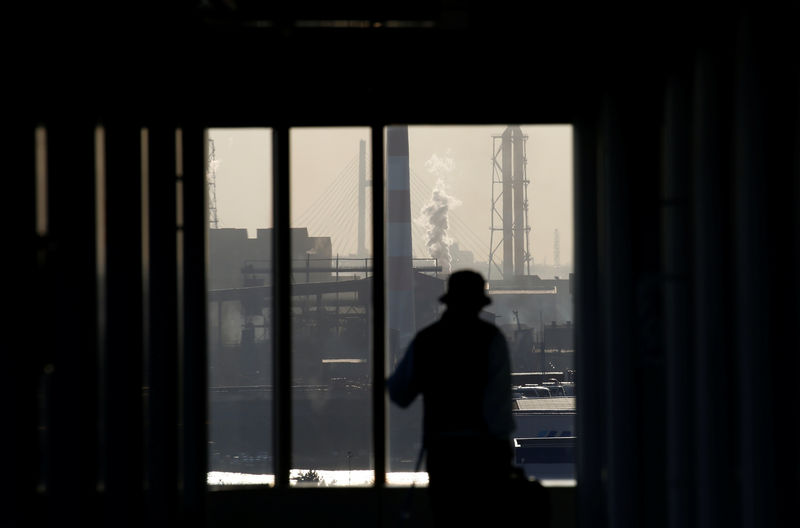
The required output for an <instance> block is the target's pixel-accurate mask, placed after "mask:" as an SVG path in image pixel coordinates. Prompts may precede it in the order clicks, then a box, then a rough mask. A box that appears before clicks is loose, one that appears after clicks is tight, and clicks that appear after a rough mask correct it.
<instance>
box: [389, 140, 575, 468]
mask: <svg viewBox="0 0 800 528" xmlns="http://www.w3.org/2000/svg"><path fill="white" fill-rule="evenodd" d="M387 137H388V139H387V165H386V166H387V173H388V175H387V185H386V190H387V201H386V203H387V213H386V215H387V225H386V226H385V227H386V244H387V284H386V287H387V326H388V328H387V335H388V336H389V350H388V360H387V365H388V369H389V371H390V372H392V371H393V370H394V368H395V367H396V366H397V364H398V362H399V361H400V360H401V358H402V356H403V355H404V353H405V351H406V347H407V345H408V343H409V341H410V340H411V338H413V335H414V334H415V333H416V332H417V331H419V330H421V329H422V328H424V327H426V326H428V325H430V324H431V323H433V322H434V321H436V320H438V318H439V317H440V316H441V314H442V312H443V310H444V305H443V304H442V303H441V302H440V301H439V296H440V295H441V294H442V293H443V292H444V291H445V289H446V283H447V279H448V277H449V275H450V274H451V273H452V272H454V271H458V270H462V269H471V270H474V271H477V272H479V273H481V274H482V275H483V277H484V278H485V279H487V280H488V291H487V293H488V295H489V297H490V299H491V300H492V303H491V304H490V305H488V306H487V307H486V308H485V309H484V310H483V312H482V317H484V318H485V319H488V320H490V321H493V322H494V323H495V324H496V325H497V326H498V327H499V328H500V330H501V331H502V332H503V334H504V336H505V337H506V339H507V341H508V344H509V349H510V356H511V358H510V359H511V370H512V376H511V377H512V381H511V383H512V388H513V392H512V394H513V398H514V399H513V406H512V407H513V417H514V420H515V423H516V430H515V432H514V434H513V438H514V440H515V444H516V446H517V447H516V449H515V450H516V457H517V462H518V464H519V465H521V466H523V467H524V469H525V470H526V471H527V472H528V474H529V475H531V476H536V477H537V478H540V479H548V478H554V479H573V478H574V476H575V474H574V458H573V454H574V442H575V438H574V437H575V399H574V393H573V382H574V374H575V372H574V346H573V329H572V321H573V306H572V294H571V287H570V281H571V275H572V251H573V249H572V247H573V235H572V233H573V226H572V222H573V215H572V127H571V126H569V125H541V126H505V125H499V126H409V127H393V128H391V129H390V130H389V133H388V134H387ZM393 141H395V142H396V144H395V145H394V146H393V144H392V142H393ZM404 142H406V143H407V147H405V146H404ZM404 157H405V159H403V158H404ZM404 171H405V173H404ZM409 239H410V241H409ZM411 307H413V308H411ZM455 352H456V353H455V354H454V361H457V360H458V359H457V358H458V353H457V351H455ZM441 383H442V384H445V385H452V387H453V388H452V395H453V400H452V405H453V406H457V405H459V404H460V402H461V401H462V399H461V398H459V380H458V379H446V377H445V379H442V380H441ZM421 423H422V409H421V402H420V401H419V400H417V401H415V402H414V403H413V404H412V405H411V407H409V408H407V409H401V408H399V407H398V406H396V405H390V407H389V441H390V448H389V463H390V469H389V471H390V473H391V472H399V473H407V472H410V471H413V469H414V467H415V464H416V462H417V458H418V453H419V449H420V445H421V438H422V428H421ZM465 463H468V462H466V461H465Z"/></svg>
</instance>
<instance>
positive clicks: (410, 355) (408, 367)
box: [386, 341, 419, 407]
mask: <svg viewBox="0 0 800 528" xmlns="http://www.w3.org/2000/svg"><path fill="white" fill-rule="evenodd" d="M386 386H387V388H388V389H389V398H391V400H392V401H393V402H394V403H396V404H397V405H399V406H400V407H408V406H409V405H411V402H413V401H414V398H416V397H417V394H419V383H418V380H417V377H416V375H415V373H414V342H413V341H412V342H411V344H410V345H409V346H408V350H406V354H405V356H403V359H402V360H400V363H399V364H398V365H397V368H396V369H395V371H394V373H393V374H392V375H391V376H390V377H389V379H388V380H387V382H386Z"/></svg>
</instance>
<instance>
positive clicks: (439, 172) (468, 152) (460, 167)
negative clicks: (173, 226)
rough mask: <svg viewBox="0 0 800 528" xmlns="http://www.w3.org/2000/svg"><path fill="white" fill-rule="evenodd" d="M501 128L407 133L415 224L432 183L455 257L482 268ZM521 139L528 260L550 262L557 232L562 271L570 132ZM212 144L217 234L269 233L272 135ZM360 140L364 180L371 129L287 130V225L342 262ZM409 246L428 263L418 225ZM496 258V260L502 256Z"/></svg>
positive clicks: (530, 129)
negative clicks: (329, 248) (463, 252)
mask: <svg viewBox="0 0 800 528" xmlns="http://www.w3.org/2000/svg"><path fill="white" fill-rule="evenodd" d="M504 129H505V126H504V125H499V126H472V127H464V126H458V127H446V126H427V127H422V126H412V127H409V151H410V152H409V164H410V172H411V198H412V211H411V214H412V217H420V216H421V209H422V208H423V207H424V206H425V205H426V203H427V202H428V201H429V200H430V199H431V196H432V192H433V189H434V188H436V187H437V183H438V185H439V187H438V189H439V190H440V191H441V193H440V197H441V196H442V195H446V196H447V197H449V199H450V201H449V207H448V211H447V212H448V215H449V230H448V233H447V235H448V236H449V238H450V239H451V240H452V241H453V242H455V243H457V244H458V245H459V247H460V248H461V249H468V250H471V251H472V252H473V254H474V257H475V260H477V261H487V260H488V255H489V247H490V229H489V227H490V225H491V221H492V220H491V211H492V191H493V187H494V193H495V198H497V197H498V196H499V192H500V190H501V189H500V185H499V184H493V183H492V149H493V145H494V143H493V139H492V136H494V135H499V134H501V133H502V132H503V130H504ZM522 131H523V133H525V134H526V135H527V136H528V139H527V142H526V153H527V161H528V163H527V168H526V170H527V177H528V180H529V181H530V183H529V185H528V201H529V204H530V208H529V213H528V223H529V225H530V226H531V234H530V244H531V253H532V255H533V260H534V262H536V263H542V262H547V263H548V264H552V263H553V259H554V255H553V238H554V231H555V230H556V229H558V230H559V235H560V236H559V238H560V260H561V264H562V265H564V266H569V265H570V264H571V263H572V251H573V244H572V233H573V225H572V224H573V214H572V127H571V126H569V125H537V126H523V127H522ZM209 137H210V138H211V139H213V144H214V149H215V153H214V159H215V164H214V171H213V175H214V182H215V185H214V188H215V190H216V208H217V217H218V221H219V227H239V228H247V229H248V230H249V231H250V234H251V236H254V235H255V229H256V228H259V227H269V226H270V225H271V219H270V215H271V207H270V202H271V190H270V181H271V172H272V171H271V164H270V159H271V148H270V133H269V130H266V129H212V130H211V131H210V132H209ZM361 139H364V140H366V141H367V144H366V148H367V167H368V172H367V178H368V179H369V178H370V175H369V166H370V165H369V163H370V162H369V153H370V145H369V139H370V131H369V129H368V128H303V129H293V130H292V132H291V137H290V141H291V159H290V165H291V212H292V224H293V225H294V226H297V227H308V228H309V234H310V235H312V236H331V237H333V240H332V243H333V247H334V253H339V254H340V255H343V256H344V255H347V254H348V253H354V252H355V250H356V240H357V236H356V233H357V227H356V226H357V222H356V218H357V209H358V207H357V203H358V202H357V175H358V172H357V162H358V150H359V140H361ZM498 146H499V143H498ZM368 191H369V189H368ZM368 196H369V192H368ZM369 203H370V202H369V200H368V201H367V211H369ZM500 203H501V202H498V206H497V207H498V209H500ZM367 221H368V222H369V214H367ZM495 227H500V220H499V217H495ZM413 237H414V242H413V246H414V251H415V256H419V257H423V256H424V257H427V256H429V255H427V254H421V253H425V252H427V250H426V247H425V240H424V239H425V237H426V234H425V231H424V228H423V227H422V226H421V225H418V224H415V225H414V230H413ZM499 241H500V233H498V232H496V233H495V237H494V245H495V246H496V245H497V244H498V242H499ZM367 247H370V244H369V233H368V234H367ZM497 256H500V257H501V256H502V251H499V253H498V254H497ZM497 256H496V258H497Z"/></svg>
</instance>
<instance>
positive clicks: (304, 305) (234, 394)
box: [208, 126, 574, 471]
mask: <svg viewBox="0 0 800 528" xmlns="http://www.w3.org/2000/svg"><path fill="white" fill-rule="evenodd" d="M387 134H388V138H387V167H386V169H387V182H386V192H387V202H386V203H387V217H386V218H387V220H386V241H387V248H386V276H387V280H386V287H387V292H386V302H387V311H386V315H387V326H388V328H387V339H388V340H389V346H388V353H389V357H388V358H387V366H388V368H389V369H392V368H393V366H394V365H395V364H396V362H397V361H399V359H400V358H401V357H402V354H403V352H404V350H405V347H406V346H407V344H408V343H409V342H410V340H411V339H412V338H413V336H414V334H415V333H416V331H417V330H419V329H422V328H423V327H425V326H427V325H428V324H430V323H432V322H434V321H435V320H437V319H438V317H439V316H440V314H441V311H442V309H443V305H441V303H440V302H439V301H438V299H439V297H440V296H441V295H442V294H443V293H444V291H445V288H446V282H447V277H448V274H447V273H446V272H445V271H443V270H442V266H441V265H440V262H438V261H437V259H435V258H415V257H414V256H413V255H412V243H411V236H412V233H411V221H412V216H411V206H410V190H409V189H410V186H409V150H408V130H407V127H402V126H397V127H390V128H389V129H388V131H387ZM525 139H526V137H525V136H524V135H523V134H522V131H521V129H520V127H518V126H510V127H507V128H506V130H505V132H503V134H502V135H500V136H497V137H494V138H493V141H494V144H495V147H496V148H495V149H494V152H495V159H494V160H493V167H494V168H493V174H492V212H491V215H492V223H491V225H492V227H491V229H492V231H491V233H492V239H491V245H492V247H490V249H489V266H490V267H489V276H488V286H489V289H488V291H487V293H488V295H489V296H490V297H491V298H492V304H491V305H489V306H487V307H486V311H485V312H484V313H483V316H484V317H486V318H487V319H489V320H491V321H493V322H494V323H495V324H497V325H498V326H499V327H500V328H501V330H502V331H503V332H504V334H505V335H506V337H507V339H508V341H509V345H510V349H511V356H512V371H513V372H514V376H515V379H517V380H519V382H520V383H539V384H540V383H542V382H544V381H545V380H546V379H550V380H552V379H556V380H557V381H559V382H565V383H569V382H571V381H573V377H574V346H573V342H572V334H573V332H572V293H571V291H572V277H571V276H569V277H564V278H560V277H553V278H552V279H550V278H548V279H542V278H540V277H538V276H536V275H531V274H530V262H531V254H530V250H529V247H530V246H529V244H530V236H531V231H532V229H531V226H530V225H529V224H528V221H527V211H528V198H527V186H528V180H527V177H526V176H525V162H526V159H525V150H524V149H525ZM364 158H365V156H364V145H363V142H362V145H361V149H360V156H359V162H360V165H361V166H360V167H359V180H360V181H359V189H360V194H361V192H363V189H364V188H365V187H366V186H367V185H368V182H367V181H366V178H365V173H366V169H365V166H364V165H365V159H364ZM209 183H210V184H212V183H213V179H212V178H210V179H209ZM212 204H213V202H212ZM359 207H360V208H363V207H364V200H363V199H362V198H361V197H360V198H359ZM363 219H364V214H363V210H362V211H360V212H359V230H358V248H359V253H358V255H357V256H354V257H349V258H342V257H339V256H338V255H334V254H333V250H332V247H333V243H332V242H333V241H332V240H331V237H330V236H324V235H323V236H317V235H316V234H312V233H309V231H308V229H307V228H306V227H295V228H293V229H292V230H291V248H292V255H291V262H292V268H291V271H292V277H291V278H292V281H291V284H292V286H291V291H292V306H291V309H292V378H293V386H294V389H293V395H294V400H293V406H294V412H295V414H296V416H297V418H296V419H295V434H294V442H295V443H296V446H295V448H294V452H295V456H296V457H297V458H298V460H297V464H299V467H318V468H319V467H323V466H326V465H327V466H331V465H333V466H335V465H337V464H339V466H340V467H341V465H342V464H343V463H344V462H343V461H344V455H343V453H348V454H347V457H346V458H347V464H348V466H351V467H352V464H356V465H361V466H365V467H366V466H368V461H369V445H370V444H369V442H370V434H371V433H370V424H369V419H368V418H369V416H370V411H369V408H370V407H369V406H370V405H371V399H370V398H371V396H370V395H371V392H370V390H369V386H370V375H371V372H372V370H371V365H370V342H371V336H370V331H371V330H370V329H371V324H370V309H371V308H370V307H371V302H372V280H371V276H372V260H371V258H370V257H369V256H368V255H366V251H365V250H364V240H363V237H364V235H363V233H364V225H363V223H364V220H363ZM211 221H212V222H215V221H216V216H215V215H212V217H211ZM208 235H209V241H208V247H209V259H208V266H209V267H208V288H209V293H208V303H209V307H208V317H209V321H208V343H209V387H210V399H209V409H210V424H211V430H210V440H211V445H210V455H211V456H210V460H211V464H212V469H218V470H236V469H243V468H237V467H235V466H232V464H233V460H238V458H237V455H235V454H236V453H247V452H252V451H253V449H252V446H253V445H259V446H262V447H261V449H262V450H263V449H265V447H263V446H269V444H270V442H271V435H270V432H269V430H268V424H269V423H270V419H271V418H270V414H271V406H269V405H264V401H265V400H268V399H269V398H271V383H272V348H271V342H270V336H271V329H270V320H271V317H270V310H271V293H270V290H271V281H270V272H271V269H270V266H271V260H272V259H271V248H272V229H258V230H257V232H256V236H255V237H254V238H250V237H249V236H248V233H247V230H246V229H238V228H219V227H215V225H214V224H213V223H212V225H211V229H209V233H208ZM500 254H502V259H500V258H499V255H500ZM493 270H494V271H493ZM442 383H451V384H454V385H455V384H457V383H458V380H442ZM572 401H573V403H572V408H571V409H572V410H571V411H569V410H566V411H564V410H563V409H562V411H564V412H560V413H559V414H560V415H561V418H560V420H561V422H563V423H566V424H569V423H572V421H574V400H572ZM518 410H519V413H518V414H519V416H520V417H521V416H523V415H525V416H527V417H528V418H531V417H533V415H534V414H536V413H533V412H531V411H530V409H528V410H527V411H525V410H524V409H518ZM420 411H421V406H417V407H413V406H412V408H411V410H410V411H404V412H403V413H391V414H390V443H391V450H390V451H391V455H392V460H393V462H392V463H393V464H394V465H396V466H397V467H403V465H404V464H405V465H408V464H409V463H411V462H413V459H414V456H415V454H416V450H417V446H418V441H419V439H420V424H421V419H420V415H419V413H420ZM534 428H535V426H532V425H530V424H529V425H527V426H526V427H524V428H523V429H524V430H525V431H531V430H533V429H534ZM561 429H562V431H559V433H561V432H563V431H571V430H573V428H572V427H571V426H564V427H561ZM266 451H268V449H266ZM265 456H267V455H265ZM265 460H266V459H265ZM264 463H265V464H266V462H264ZM256 466H258V464H256ZM245 469H246V468H245ZM251 469H252V470H254V471H258V469H259V468H258V467H255V468H251Z"/></svg>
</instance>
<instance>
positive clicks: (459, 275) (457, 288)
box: [439, 270, 492, 308]
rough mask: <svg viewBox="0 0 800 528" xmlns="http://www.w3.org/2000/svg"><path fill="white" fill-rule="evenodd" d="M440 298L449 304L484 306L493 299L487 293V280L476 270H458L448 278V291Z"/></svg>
mask: <svg viewBox="0 0 800 528" xmlns="http://www.w3.org/2000/svg"><path fill="white" fill-rule="evenodd" d="M439 300H440V301H441V302H443V303H445V304H446V305H448V306H453V305H462V306H478V307H481V308H482V307H484V306H486V305H487V304H490V303H491V302H492V300H491V299H490V298H489V296H487V295H486V282H485V281H484V280H483V277H482V276H481V274H480V273H476V272H474V271H466V270H462V271H456V272H455V273H453V274H452V275H450V278H449V279H448V280H447V293H445V294H444V295H442V296H441V297H439Z"/></svg>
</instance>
